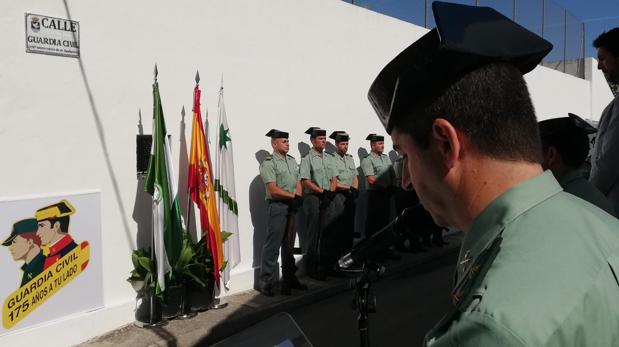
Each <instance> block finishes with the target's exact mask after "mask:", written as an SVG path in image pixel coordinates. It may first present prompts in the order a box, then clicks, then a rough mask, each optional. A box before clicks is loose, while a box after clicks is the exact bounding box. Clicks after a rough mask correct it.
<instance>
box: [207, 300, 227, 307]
mask: <svg viewBox="0 0 619 347" xmlns="http://www.w3.org/2000/svg"><path fill="white" fill-rule="evenodd" d="M226 307H228V303H227V302H221V300H220V299H219V298H214V299H213V302H212V303H211V307H209V310H221V309H222V308H226Z"/></svg>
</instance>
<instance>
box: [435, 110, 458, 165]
mask: <svg viewBox="0 0 619 347" xmlns="http://www.w3.org/2000/svg"><path fill="white" fill-rule="evenodd" d="M462 136H463V134H461V133H459V132H458V131H457V130H456V128H455V127H454V126H453V125H452V124H451V123H450V122H449V121H448V120H446V119H444V118H436V119H435V120H434V122H432V129H431V133H430V141H431V142H434V145H435V146H436V150H437V151H438V153H439V155H440V156H441V161H442V163H443V165H444V166H445V168H446V169H451V168H453V167H454V166H455V165H456V161H457V160H458V158H459V156H460V150H461V148H462V145H463V140H464V139H463V138H462ZM431 146H432V144H431Z"/></svg>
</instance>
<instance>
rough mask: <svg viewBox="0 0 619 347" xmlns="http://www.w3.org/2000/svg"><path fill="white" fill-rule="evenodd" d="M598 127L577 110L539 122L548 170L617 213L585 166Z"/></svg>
mask: <svg viewBox="0 0 619 347" xmlns="http://www.w3.org/2000/svg"><path fill="white" fill-rule="evenodd" d="M596 131H597V130H596V129H595V128H594V127H593V126H591V125H590V124H589V123H587V122H586V121H585V120H584V119H582V118H580V117H578V116H577V115H575V114H573V113H569V114H568V117H559V118H552V119H547V120H543V121H541V122H539V132H540V136H541V138H542V150H543V153H542V154H543V158H544V160H543V161H542V167H543V168H544V170H550V171H552V174H553V175H554V176H555V178H556V179H557V181H559V184H560V185H561V187H562V188H563V190H565V191H566V192H568V193H570V194H574V195H576V196H577V197H579V198H581V199H583V200H585V201H588V202H590V203H592V204H594V205H596V206H597V207H599V208H601V209H602V210H604V211H606V212H608V213H610V214H612V215H614V213H615V211H614V209H613V206H612V205H611V204H610V201H608V199H606V197H605V196H604V194H602V192H600V191H599V190H598V189H597V188H595V187H594V186H593V184H591V182H589V181H587V179H585V173H584V171H583V169H582V166H583V164H584V162H585V159H586V158H587V154H589V136H588V135H589V134H593V133H595V132H596Z"/></svg>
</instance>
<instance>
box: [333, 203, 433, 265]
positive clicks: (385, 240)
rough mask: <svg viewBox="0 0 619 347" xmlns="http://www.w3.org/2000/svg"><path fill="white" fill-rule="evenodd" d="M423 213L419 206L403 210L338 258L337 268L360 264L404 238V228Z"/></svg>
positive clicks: (424, 211) (421, 207)
mask: <svg viewBox="0 0 619 347" xmlns="http://www.w3.org/2000/svg"><path fill="white" fill-rule="evenodd" d="M425 213H427V212H426V210H425V209H424V208H423V206H422V205H421V204H417V205H414V206H411V207H407V208H405V209H404V211H402V213H400V215H399V216H397V217H396V218H395V219H394V220H393V221H392V222H391V223H389V224H388V225H387V226H385V227H384V228H382V229H381V230H379V231H378V232H376V233H375V234H374V235H372V236H371V237H370V238H369V239H365V240H363V241H361V242H359V243H357V244H356V245H355V246H354V247H353V249H352V250H351V251H350V253H348V254H346V255H345V256H343V257H342V258H340V260H338V262H337V263H338V265H339V267H340V268H342V269H347V268H349V267H350V266H351V265H353V264H360V263H362V262H363V261H364V260H366V259H368V258H372V257H373V256H375V255H377V254H379V253H380V252H382V251H383V250H385V249H386V248H387V247H389V246H391V245H392V244H393V243H394V242H395V241H397V240H398V239H400V238H402V237H404V236H405V235H406V233H407V230H406V229H407V228H406V227H410V225H411V224H412V222H413V221H415V220H420V218H423V216H424V214H425Z"/></svg>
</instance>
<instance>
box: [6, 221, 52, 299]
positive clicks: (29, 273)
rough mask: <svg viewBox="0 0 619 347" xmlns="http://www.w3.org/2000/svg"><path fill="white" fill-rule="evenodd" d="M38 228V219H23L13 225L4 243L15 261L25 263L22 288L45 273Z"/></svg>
mask: <svg viewBox="0 0 619 347" xmlns="http://www.w3.org/2000/svg"><path fill="white" fill-rule="evenodd" d="M37 228H38V226H37V220H36V219H34V218H27V219H22V220H20V221H18V222H16V223H15V224H13V230H11V234H10V235H9V237H7V238H6V240H4V242H2V245H3V246H5V247H8V249H9V252H10V253H11V256H12V257H13V260H15V261H19V260H23V261H24V265H22V267H21V270H22V271H23V275H22V279H21V285H20V287H22V286H24V285H25V284H27V283H28V282H30V280H32V279H33V278H35V277H37V276H38V275H39V274H40V273H41V272H43V264H44V263H45V257H44V256H43V254H42V253H41V239H40V238H39V236H37Z"/></svg>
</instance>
